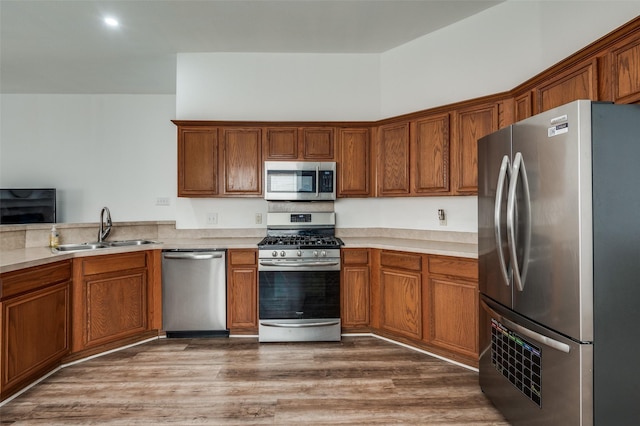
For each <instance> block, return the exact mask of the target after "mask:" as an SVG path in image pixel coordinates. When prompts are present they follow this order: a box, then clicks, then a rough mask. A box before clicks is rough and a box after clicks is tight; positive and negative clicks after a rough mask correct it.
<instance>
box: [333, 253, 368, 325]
mask: <svg viewBox="0 0 640 426" xmlns="http://www.w3.org/2000/svg"><path fill="white" fill-rule="evenodd" d="M341 255H342V269H341V277H340V310H341V315H340V316H341V321H342V328H343V330H344V331H351V332H355V331H368V330H369V321H370V315H369V313H370V276H371V262H370V256H369V249H366V248H363V249H343V250H341Z"/></svg>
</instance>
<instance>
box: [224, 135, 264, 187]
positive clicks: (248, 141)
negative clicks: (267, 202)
mask: <svg viewBox="0 0 640 426" xmlns="http://www.w3.org/2000/svg"><path fill="white" fill-rule="evenodd" d="M220 130H221V141H220V146H221V148H222V152H221V154H220V158H221V164H222V167H221V169H222V176H223V179H222V182H223V185H222V191H221V194H222V195H225V196H234V197H242V196H260V195H262V129H261V128H259V127H244V128H242V127H237V128H236V127H223V128H221V129H220Z"/></svg>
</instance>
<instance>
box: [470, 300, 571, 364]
mask: <svg viewBox="0 0 640 426" xmlns="http://www.w3.org/2000/svg"><path fill="white" fill-rule="evenodd" d="M480 304H481V305H482V307H483V308H484V309H485V310H486V311H487V312H489V314H491V316H492V317H493V318H495V319H497V320H498V321H499V322H500V323H502V324H503V325H506V326H507V327H509V328H510V329H512V330H513V331H517V332H518V333H520V334H522V335H523V336H526V337H528V338H530V339H531V340H535V341H536V342H538V343H540V344H542V345H545V346H549V347H551V348H553V349H555V350H558V351H560V352H564V353H567V354H568V353H569V352H570V351H571V346H569V345H567V344H566V343H562V342H558V341H557V340H555V339H552V338H551V337H547V336H544V335H542V334H540V333H536V332H535V331H533V330H529V329H528V328H526V327H523V326H521V325H519V324H516V323H515V322H513V321H511V320H508V319H506V318H505V317H504V316H502V315H500V314H499V313H498V312H496V311H495V310H493V309H491V307H489V305H488V304H487V303H486V302H485V301H484V300H481V301H480Z"/></svg>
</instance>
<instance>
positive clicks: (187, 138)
mask: <svg viewBox="0 0 640 426" xmlns="http://www.w3.org/2000/svg"><path fill="white" fill-rule="evenodd" d="M261 195H262V128H261V127H215V126H208V125H202V126H197V125H188V126H182V125H178V196H179V197H208V198H210V197H247V196H249V197H259V196H261Z"/></svg>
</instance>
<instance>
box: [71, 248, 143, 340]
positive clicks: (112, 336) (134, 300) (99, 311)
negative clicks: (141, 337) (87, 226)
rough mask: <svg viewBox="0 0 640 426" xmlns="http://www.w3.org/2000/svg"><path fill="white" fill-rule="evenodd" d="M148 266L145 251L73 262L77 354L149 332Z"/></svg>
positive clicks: (74, 335) (74, 328)
mask: <svg viewBox="0 0 640 426" xmlns="http://www.w3.org/2000/svg"><path fill="white" fill-rule="evenodd" d="M148 266H149V265H148V262H147V252H144V251H140V252H131V253H122V254H112V255H105V256H93V257H87V258H78V259H74V283H73V286H74V290H73V302H74V307H73V310H74V321H73V333H72V334H73V339H72V349H73V351H74V352H78V351H81V350H85V349H93V350H94V351H95V348H97V347H98V346H101V345H107V344H114V343H117V342H119V341H122V340H123V339H126V338H129V337H133V336H135V335H137V334H140V333H142V332H145V331H147V330H148V329H149V327H148V294H149V288H148V285H149V279H148V274H149V272H148Z"/></svg>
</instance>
